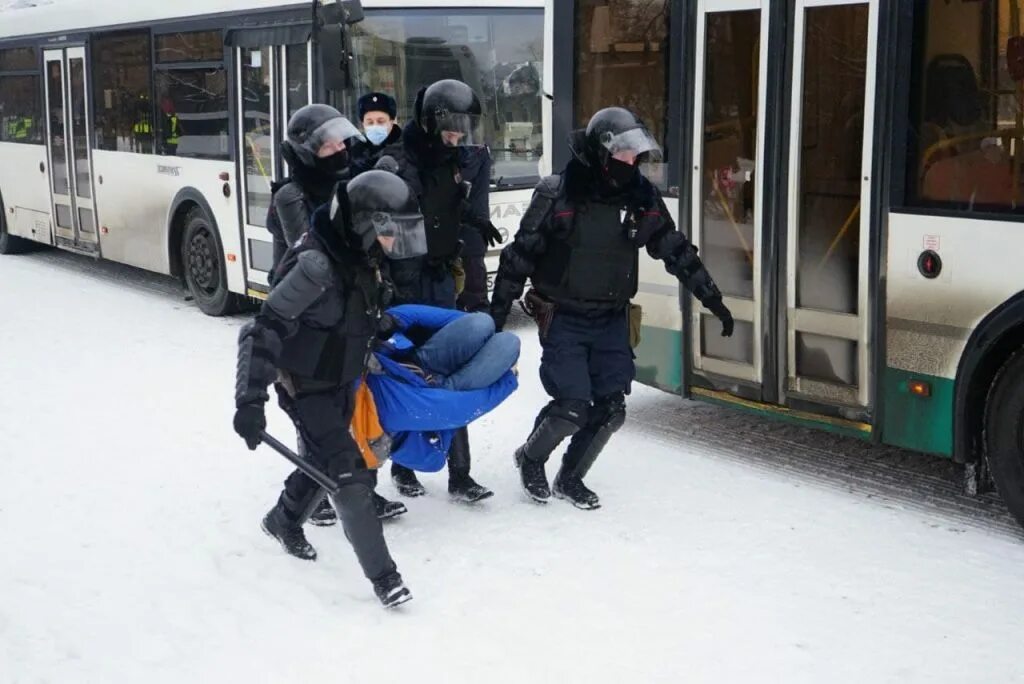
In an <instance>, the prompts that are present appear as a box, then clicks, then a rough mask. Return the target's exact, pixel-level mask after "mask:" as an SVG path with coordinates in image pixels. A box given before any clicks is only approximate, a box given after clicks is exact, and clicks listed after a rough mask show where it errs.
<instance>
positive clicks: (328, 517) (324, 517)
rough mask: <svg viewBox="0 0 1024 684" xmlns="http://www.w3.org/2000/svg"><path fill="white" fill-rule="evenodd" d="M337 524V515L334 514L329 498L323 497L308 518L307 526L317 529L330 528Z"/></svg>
mask: <svg viewBox="0 0 1024 684" xmlns="http://www.w3.org/2000/svg"><path fill="white" fill-rule="evenodd" d="M337 522H338V514H337V513H335V512H334V506H332V505H331V501H330V497H328V496H325V497H324V498H323V500H322V501H321V502H320V505H319V506H317V509H316V510H315V511H313V515H311V516H309V524H310V525H316V526H317V527H330V526H331V525H334V524H335V523H337Z"/></svg>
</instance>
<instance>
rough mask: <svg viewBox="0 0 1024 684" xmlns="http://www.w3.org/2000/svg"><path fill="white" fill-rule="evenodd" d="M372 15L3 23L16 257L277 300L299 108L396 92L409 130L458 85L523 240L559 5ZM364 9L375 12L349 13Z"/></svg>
mask: <svg viewBox="0 0 1024 684" xmlns="http://www.w3.org/2000/svg"><path fill="white" fill-rule="evenodd" d="M358 6H359V3H352V2H345V3H340V4H338V5H333V4H332V5H316V4H311V3H309V2H301V3H300V2H287V0H212V1H211V0H202V1H200V0H176V1H175V2H168V3H146V2H140V3H111V2H107V1H106V0H64V1H60V2H56V3H54V4H51V5H44V6H40V7H35V8H24V9H17V10H9V11H6V12H4V13H2V14H0V254H8V253H13V252H17V251H21V250H24V249H26V248H29V247H31V246H32V244H33V243H42V244H45V245H53V246H56V247H59V248H62V249H67V250H70V251H74V252H79V253H82V254H88V255H92V256H95V257H97V258H102V259H109V260H111V261H117V262H121V263H124V264H129V265H132V266H137V267H140V268H144V269H148V270H151V271H156V272H159V273H166V274H170V275H173V276H178V277H180V278H181V279H182V281H183V283H184V284H185V286H186V287H187V288H188V290H189V291H190V293H191V295H192V296H193V298H194V299H195V301H196V303H197V304H198V305H199V307H200V308H201V309H202V310H203V311H204V312H206V313H209V314H213V315H220V314H224V313H227V312H229V311H232V310H234V309H235V308H236V307H237V306H238V305H239V304H240V303H242V302H243V301H244V298H246V297H260V296H262V295H263V294H264V293H265V292H266V291H267V269H268V268H269V267H270V264H271V254H272V252H271V239H270V234H269V232H268V231H267V230H266V227H265V222H266V213H267V207H268V204H269V199H270V184H271V182H272V181H273V180H275V179H277V178H280V177H282V176H283V175H285V174H286V173H287V169H286V168H285V164H284V162H283V160H282V159H281V155H280V151H279V149H280V146H279V144H278V143H279V141H280V140H281V139H282V138H283V135H284V129H285V123H286V122H287V120H288V117H289V115H290V114H291V113H292V112H294V111H295V110H296V109H298V108H299V107H301V106H303V105H305V104H307V103H309V102H329V103H331V104H334V105H335V106H337V107H339V109H341V111H342V112H347V113H351V112H352V111H353V109H354V103H355V100H356V99H357V98H358V97H359V96H360V95H361V94H362V93H364V92H368V91H370V90H383V91H385V92H390V93H393V94H394V95H395V96H396V99H397V100H398V104H399V112H398V114H399V119H400V121H402V122H404V121H407V120H408V119H409V117H410V116H411V113H412V111H411V110H412V103H413V101H414V99H415V94H416V91H417V90H418V89H419V88H420V87H421V86H424V85H427V84H429V83H431V82H433V81H434V80H437V79H439V78H448V77H453V78H459V79H461V80H463V81H466V82H467V83H470V84H471V85H473V87H474V88H476V89H477V92H478V93H480V95H481V99H482V101H483V104H484V110H485V115H486V124H485V125H486V131H487V133H488V136H489V140H488V143H489V145H490V148H491V153H492V156H493V158H494V171H493V175H492V179H491V216H492V220H493V221H494V223H495V224H496V225H497V226H498V227H499V228H500V229H501V230H502V231H503V232H505V233H508V234H511V233H514V231H515V229H516V227H517V225H518V219H519V216H520V215H521V214H522V210H523V208H524V207H525V206H526V204H527V203H528V202H529V199H530V195H531V191H532V188H533V186H534V185H535V184H536V182H537V179H538V174H539V167H538V164H539V162H540V160H541V155H542V151H543V149H544V135H545V132H546V130H545V126H544V122H545V120H546V114H545V108H548V110H549V108H550V103H549V102H547V103H546V101H545V100H543V98H542V96H541V89H540V82H541V74H542V73H543V69H544V43H545V40H544V19H543V11H544V7H543V0H504V1H495V0H473V1H468V0H442V1H437V0H434V1H425V0H365V2H363V3H362V8H358ZM346 8H357V9H356V10H355V11H354V13H355V14H361V13H362V12H363V10H365V18H363V19H362V20H361V21H359V22H358V23H352V24H347V23H345V22H340V21H339V19H338V17H341V16H342V13H341V12H342V10H343V9H346ZM346 11H348V10H346ZM314 14H316V15H317V20H318V21H317V26H318V29H317V30H316V31H314V28H313V27H314ZM321 25H322V26H323V28H319V27H320V26H321ZM330 41H334V42H330ZM342 45H344V46H347V47H348V51H347V54H349V55H350V58H344V57H342V58H341V59H340V60H339V54H341V53H342ZM332 60H333V61H332ZM325 64H326V66H325ZM346 65H347V68H346ZM545 103H546V104H545ZM549 114H550V112H549V111H548V112H547V115H549ZM352 118H353V119H354V118H355V117H354V116H353V117H352ZM490 262H491V263H490V266H491V270H494V268H496V259H495V257H494V255H492V256H491V257H490Z"/></svg>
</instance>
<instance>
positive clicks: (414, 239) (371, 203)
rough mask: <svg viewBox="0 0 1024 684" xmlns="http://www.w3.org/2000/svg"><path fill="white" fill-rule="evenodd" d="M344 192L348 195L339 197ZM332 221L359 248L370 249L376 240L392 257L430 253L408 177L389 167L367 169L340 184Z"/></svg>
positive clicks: (355, 247) (347, 239)
mask: <svg viewBox="0 0 1024 684" xmlns="http://www.w3.org/2000/svg"><path fill="white" fill-rule="evenodd" d="M342 193H344V194H345V195H346V197H344V198H340V195H341V194H342ZM346 205H347V206H346ZM331 223H332V225H334V227H335V230H339V231H341V233H342V234H343V235H344V236H345V238H346V241H347V242H348V244H349V246H350V247H352V248H353V249H355V250H357V251H359V252H363V253H368V252H369V251H370V249H371V248H372V247H373V244H374V242H376V243H378V244H379V245H380V247H381V249H382V250H383V251H384V254H385V255H386V256H387V257H388V258H390V259H411V258H413V257H418V256H423V255H424V254H426V253H427V232H426V229H425V227H424V222H423V214H422V213H420V209H419V204H418V203H417V201H416V195H415V194H414V193H413V192H412V189H411V188H410V187H409V186H408V185H407V184H406V183H405V181H403V180H402V179H401V178H399V177H398V176H396V175H395V174H393V173H389V172H387V171H379V170H372V171H367V172H365V173H361V174H359V175H358V176H356V177H355V178H354V179H352V180H351V181H349V182H348V184H347V185H346V186H344V187H342V186H339V187H338V190H337V193H336V195H335V198H334V200H333V201H332V202H331Z"/></svg>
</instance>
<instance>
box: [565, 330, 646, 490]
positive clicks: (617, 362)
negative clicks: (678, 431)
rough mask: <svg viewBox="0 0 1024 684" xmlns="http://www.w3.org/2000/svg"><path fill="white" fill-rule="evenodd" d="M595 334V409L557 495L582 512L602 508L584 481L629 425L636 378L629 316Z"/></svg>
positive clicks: (569, 454) (571, 451) (575, 442)
mask: <svg viewBox="0 0 1024 684" xmlns="http://www.w3.org/2000/svg"><path fill="white" fill-rule="evenodd" d="M593 333H594V337H593V341H592V344H591V348H590V359H589V363H590V379H591V386H592V387H593V392H594V405H593V407H591V409H590V415H589V416H588V417H587V423H586V425H585V426H584V427H583V429H582V430H580V431H579V432H577V433H576V434H575V435H573V439H572V441H571V442H570V443H569V448H568V449H567V450H566V453H565V457H564V458H563V459H562V468H561V470H560V471H559V473H558V476H557V477H556V478H555V490H556V493H557V494H559V495H560V496H565V497H566V498H568V499H570V500H571V501H572V502H573V503H574V504H575V505H577V506H579V507H581V508H596V507H597V505H598V497H597V495H596V494H594V493H593V492H592V491H590V490H589V489H587V488H586V487H584V486H583V478H584V477H585V476H586V475H587V473H588V472H589V471H590V468H591V466H593V464H594V461H596V460H597V457H598V456H599V455H600V454H601V451H602V450H603V449H604V448H605V446H607V444H608V441H609V440H610V439H611V436H612V435H613V434H615V432H616V431H618V429H619V428H621V427H622V426H623V424H624V423H625V422H626V398H625V395H626V394H627V393H628V392H629V388H630V383H631V382H632V381H633V378H634V376H635V374H636V368H635V365H634V363H633V351H632V349H630V347H629V327H628V320H627V318H626V316H625V313H623V314H622V315H619V314H616V315H613V316H610V317H609V318H608V319H607V320H606V321H604V322H602V323H601V324H600V325H598V324H596V323H595V325H594V327H593Z"/></svg>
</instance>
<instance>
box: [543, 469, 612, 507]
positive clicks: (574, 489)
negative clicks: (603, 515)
mask: <svg viewBox="0 0 1024 684" xmlns="http://www.w3.org/2000/svg"><path fill="white" fill-rule="evenodd" d="M552 491H553V492H554V494H555V496H556V497H557V498H559V499H565V500H566V501H568V502H569V503H571V504H572V505H573V506H575V507H576V508H582V509H583V510H585V511H592V510H594V509H595V508H600V507H601V499H600V498H599V497H598V496H597V494H595V493H594V492H592V491H590V489H588V488H587V486H586V485H585V484H583V480H581V479H580V478H578V477H570V476H566V475H563V474H562V471H561V470H559V471H558V475H557V476H556V477H555V484H554V487H553V488H552Z"/></svg>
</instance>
